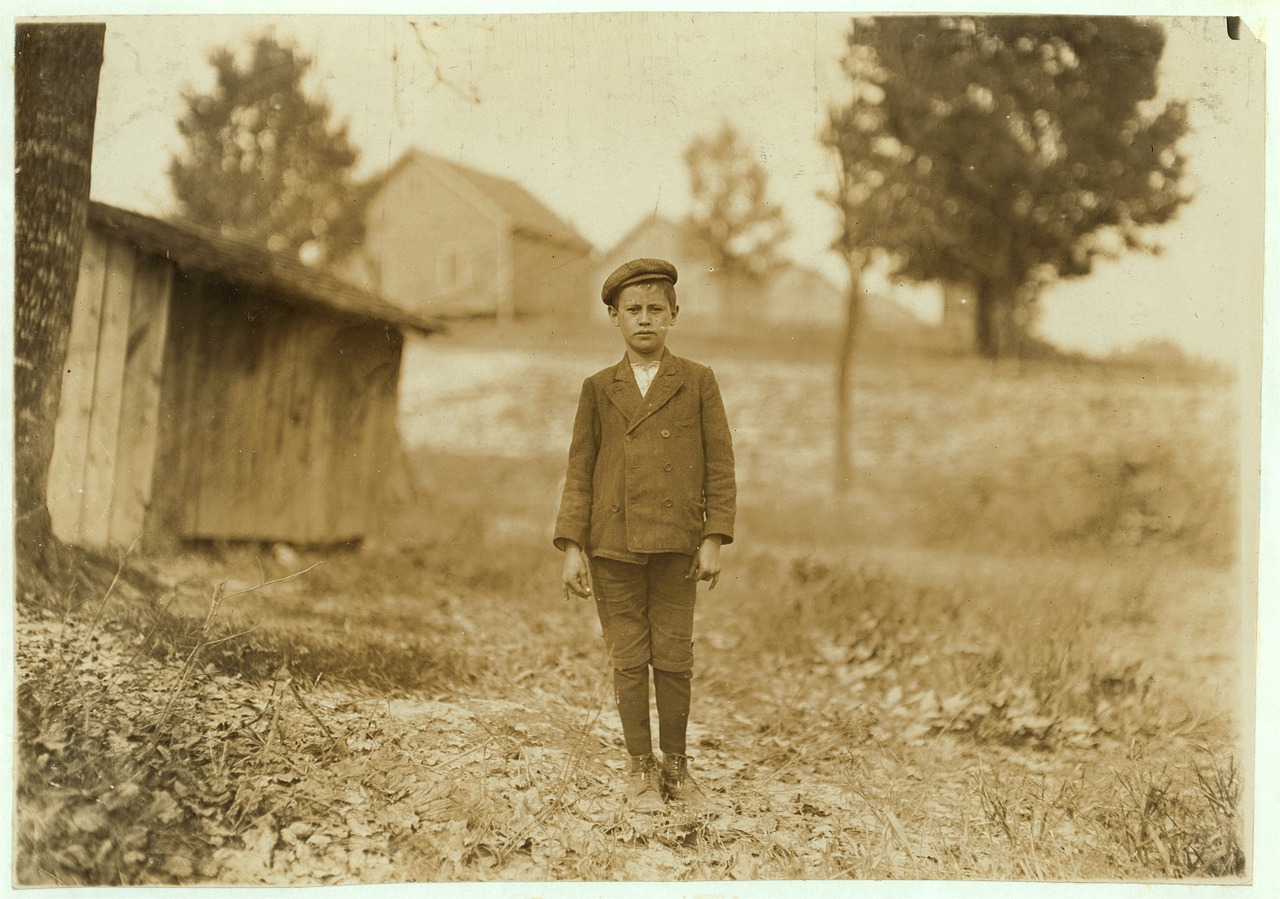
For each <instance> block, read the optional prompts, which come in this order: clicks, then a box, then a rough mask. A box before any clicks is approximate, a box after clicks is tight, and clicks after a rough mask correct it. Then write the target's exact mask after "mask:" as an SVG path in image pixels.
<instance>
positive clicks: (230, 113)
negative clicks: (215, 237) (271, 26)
mask: <svg viewBox="0 0 1280 899" xmlns="http://www.w3.org/2000/svg"><path fill="white" fill-rule="evenodd" d="M209 62H210V64H211V65H212V66H213V68H214V70H215V71H216V73H217V83H216V86H215V87H214V89H213V91H212V93H208V94H201V93H196V92H193V91H186V92H184V93H183V101H184V102H185V104H186V112H185V113H184V114H183V116H182V118H180V119H179V120H178V130H179V132H180V133H181V134H182V136H183V138H184V139H185V142H186V147H185V152H184V153H183V154H181V155H180V156H175V157H173V158H172V159H171V160H170V162H169V180H170V182H171V184H172V185H173V192H174V195H175V196H176V198H177V200H178V204H179V208H180V211H181V212H182V214H183V215H185V216H187V217H188V218H191V219H194V220H195V221H198V222H202V223H204V224H207V225H212V226H214V227H217V228H220V229H221V230H222V231H223V232H224V233H227V234H232V235H236V236H239V237H243V238H247V239H250V240H254V241H257V242H259V243H262V244H264V245H266V246H267V247H268V248H269V249H271V250H273V251H275V252H278V253H288V254H290V255H292V256H297V255H298V254H299V251H303V252H302V257H303V258H304V259H305V260H306V261H309V262H324V261H327V260H329V259H332V258H334V257H335V256H337V255H339V254H341V253H342V252H343V251H345V250H346V249H347V248H348V247H350V246H351V245H352V244H353V243H356V242H358V241H359V240H360V239H361V237H362V235H363V213H364V202H363V194H362V192H361V191H360V190H359V188H358V187H356V186H355V185H354V182H353V181H352V178H351V169H352V167H353V166H354V165H355V163H356V159H357V156H358V152H357V150H356V148H355V147H354V146H353V145H352V144H351V142H350V140H349V139H348V137H347V127H346V125H345V124H343V125H339V126H337V127H333V126H331V125H330V123H329V118H330V110H329V106H328V104H327V103H326V102H325V101H324V100H323V99H320V98H316V97H309V96H307V95H306V93H305V92H304V90H303V85H302V82H303V79H304V78H305V76H306V74H307V71H308V70H309V69H310V67H311V65H312V60H311V59H310V58H309V57H307V56H304V55H302V54H301V53H299V52H298V50H297V49H296V48H294V47H291V46H285V45H281V44H279V43H277V42H276V40H275V39H274V38H273V37H270V36H263V37H259V38H258V39H257V40H256V41H254V43H253V46H252V49H251V52H250V57H249V60H248V64H247V65H245V66H241V65H240V63H239V62H238V61H237V59H236V57H235V56H234V55H233V54H232V53H231V51H230V50H228V49H226V48H223V49H221V50H218V51H216V52H215V53H213V54H212V55H211V56H210V58H209Z"/></svg>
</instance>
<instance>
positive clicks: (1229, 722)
mask: <svg viewBox="0 0 1280 899" xmlns="http://www.w3.org/2000/svg"><path fill="white" fill-rule="evenodd" d="M461 352H462V351H461V350H459V351H456V353H455V357H450V356H449V354H448V353H447V352H446V353H443V354H442V358H441V359H440V360H438V362H439V364H440V365H441V366H443V367H444V368H448V366H449V365H451V364H453V363H457V362H459V361H460V360H459V358H457V357H456V354H457V353H461ZM566 352H567V353H568V355H567V357H566V358H558V359H557V360H556V362H555V364H546V360H545V359H544V360H543V364H541V365H538V366H533V367H532V368H528V367H527V362H526V361H525V360H524V357H516V356H512V357H510V358H508V360H507V361H508V362H509V363H510V365H509V366H508V367H507V368H503V364H505V363H503V364H499V365H498V367H497V368H496V369H495V370H494V371H495V383H496V382H501V383H502V384H504V385H506V386H505V389H504V390H503V391H501V392H497V393H495V392H494V391H493V389H492V388H493V384H492V383H483V382H482V383H479V384H478V385H476V386H475V388H474V389H472V388H471V387H467V388H466V389H462V388H461V387H459V388H458V389H457V390H455V389H454V387H451V386H450V385H449V384H447V383H444V384H442V383H441V382H440V381H439V380H438V379H437V380H435V381H433V382H432V383H433V385H434V386H432V388H431V389H430V390H429V391H427V393H426V394H421V395H419V400H421V401H422V402H424V403H426V405H427V406H429V407H430V409H431V410H433V411H432V412H431V414H430V416H427V413H426V412H425V411H423V409H421V408H420V409H418V411H414V410H413V409H410V410H409V413H408V416H407V426H408V428H409V429H410V431H411V433H412V432H413V429H415V428H416V429H418V432H419V433H430V434H431V435H432V438H433V442H434V446H432V447H430V448H427V447H419V448H417V449H416V450H415V452H414V461H415V467H416V470H417V471H418V472H419V473H420V478H419V480H420V495H419V496H418V497H417V498H416V500H415V501H414V502H412V503H410V504H408V505H407V506H406V507H405V508H403V509H400V510H398V511H397V512H396V514H395V515H394V516H389V517H388V518H387V520H386V521H385V523H384V524H385V532H384V535H383V536H382V537H380V538H379V539H378V540H377V541H373V542H371V545H370V546H368V547H367V548H365V549H364V550H363V551H360V552H356V551H342V552H323V553H322V552H318V551H317V552H296V553H288V552H276V551H273V550H272V549H270V548H226V547H222V548H218V547H214V548H206V550H205V551H202V552H200V553H192V554H189V555H186V556H182V557H177V558H172V559H168V560H164V561H163V562H155V563H153V564H154V570H153V572H152V575H153V578H154V580H155V581H156V582H157V583H162V584H166V585H167V586H166V587H164V588H163V589H159V590H155V591H151V592H143V593H139V592H138V591H132V592H127V593H125V594H120V595H116V594H112V595H107V596H106V597H105V598H104V596H103V594H102V593H101V592H100V593H98V594H97V595H95V596H89V597H87V600H88V601H80V602H78V603H77V602H64V601H52V600H51V601H50V602H49V603H48V604H47V605H46V607H45V608H43V609H24V610H21V611H20V628H19V635H18V636H19V639H18V653H19V724H20V742H19V748H20V752H19V763H20V765H21V777H20V781H19V815H18V833H17V839H18V849H19V852H18V855H19V864H18V871H17V873H18V879H19V881H20V882H23V883H41V884H53V883H157V882H167V883H189V882H221V883H231V882H239V883H339V882H378V881H386V880H424V881H430V880H502V879H510V880H540V879H589V880H611V879H618V880H682V879H737V878H757V879H773V878H803V879H814V878H824V879H825V878H831V879H841V878H862V879H890V878H925V879H931V878H961V879H1015V880H1096V879H1103V880H1158V879H1166V878H1228V879H1231V878H1237V877H1239V876H1240V875H1242V874H1243V873H1245V872H1246V870H1247V857H1246V850H1247V846H1248V841H1247V838H1246V833H1245V830H1244V823H1243V821H1242V817H1241V804H1242V794H1243V791H1244V790H1246V789H1247V788H1248V780H1249V778H1248V776H1247V771H1245V770H1243V769H1242V768H1241V767H1240V763H1239V761H1238V759H1239V758H1241V757H1242V756H1243V755H1244V754H1245V753H1244V747H1242V746H1241V745H1240V740H1239V735H1238V727H1237V725H1238V722H1239V717H1238V713H1237V711H1236V704H1235V703H1236V698H1237V697H1238V685H1239V683H1240V681H1241V677H1240V673H1239V667H1240V666H1241V665H1242V663H1243V662H1244V661H1246V660H1245V659H1243V658H1242V657H1241V655H1240V651H1239V649H1238V648H1237V647H1238V645H1239V644H1238V638H1239V634H1238V629H1239V618H1238V617H1237V616H1235V615H1229V614H1224V613H1223V610H1224V609H1232V608H1236V607H1237V606H1238V604H1239V603H1240V602H1241V599H1240V597H1239V596H1238V595H1236V594H1235V592H1234V591H1235V590H1236V586H1235V579H1234V574H1233V568H1232V566H1231V565H1230V564H1229V560H1230V556H1231V550H1230V548H1229V547H1230V546H1231V545H1232V543H1231V541H1232V540H1233V539H1234V537H1233V536H1232V535H1233V534H1234V526H1233V525H1230V524H1224V521H1226V519H1229V518H1230V517H1231V514H1233V513H1231V514H1229V511H1230V510H1231V509H1233V508H1234V492H1233V483H1232V480H1231V477H1232V475H1231V471H1230V466H1227V467H1226V468H1224V467H1223V465H1224V463H1223V460H1224V459H1225V458H1227V457H1228V456H1230V442H1231V439H1232V438H1231V434H1232V433H1233V425H1232V424H1231V420H1230V415H1229V414H1228V412H1227V411H1224V410H1228V409H1229V402H1228V401H1227V399H1226V398H1225V397H1224V394H1223V393H1222V386H1221V385H1220V384H1214V383H1211V382H1208V381H1203V380H1195V379H1189V380H1185V381H1182V382H1179V383H1178V384H1167V385H1164V386H1160V385H1157V387H1155V388H1151V387H1143V386H1142V385H1141V384H1140V383H1137V382H1135V376H1134V374H1133V373H1132V372H1130V373H1120V374H1115V373H1108V372H1102V373H1099V372H1088V371H1086V372H1083V373H1081V372H1076V371H1072V370H1059V371H1057V372H1050V371H1047V370H1045V371H1040V372H1038V373H1032V374H1031V375H1028V376H1024V377H1022V378H1006V377H1005V376H1003V375H1000V374H992V373H991V372H989V371H985V372H984V371H983V370H980V369H975V368H974V367H973V366H972V365H971V364H970V363H967V362H964V361H954V362H947V363H945V364H944V363H936V362H935V363H931V364H929V365H926V364H924V363H923V362H920V361H919V360H914V361H910V360H909V361H908V362H904V363H902V364H899V362H900V361H901V360H893V359H890V360H882V362H881V363H880V364H879V366H878V367H876V368H873V369H872V370H869V371H866V372H864V374H863V383H862V384H861V385H860V393H859V396H860V398H861V399H860V403H861V404H862V405H861V407H860V410H859V414H860V416H861V420H862V421H863V422H864V430H863V431H862V432H860V434H863V435H865V436H864V437H860V441H861V446H862V447H863V449H862V451H863V453H864V454H866V453H869V454H871V455H872V456H874V457H875V458H876V459H877V460H879V462H880V463H881V464H877V465H870V464H866V461H867V460H866V459H864V460H863V462H864V464H863V466H862V470H863V472H864V478H863V480H862V481H861V482H860V484H859V486H858V490H857V491H856V492H855V494H854V495H853V497H852V498H850V499H847V500H844V501H839V502H837V501H834V500H831V499H830V498H828V497H826V496H825V495H824V491H823V490H822V486H821V484H819V483H811V482H812V481H813V479H814V478H816V477H817V476H818V474H819V473H820V471H821V465H820V462H821V452H822V447H823V443H822V441H823V439H825V438H823V437H821V436H817V437H813V436H812V435H814V434H818V435H821V434H822V433H823V428H825V427H826V424H825V421H824V419H823V417H822V416H823V415H824V414H825V413H824V411H823V408H822V407H821V406H820V404H814V403H809V404H807V405H806V404H800V403H798V402H797V401H796V400H795V396H799V395H802V394H803V392H804V391H805V390H810V391H812V390H814V389H816V388H815V387H814V386H813V385H815V384H817V383H818V381H819V380H821V379H820V377H819V375H820V374H821V373H820V372H815V371H811V370H810V369H809V368H808V367H805V366H801V367H800V368H799V370H795V367H794V360H792V362H784V361H779V362H777V363H776V364H775V363H769V364H766V365H763V366H756V367H750V368H745V369H744V368H742V367H739V368H737V369H735V368H734V364H733V363H732V362H726V363H724V364H721V363H720V362H717V371H718V372H722V374H721V379H722V381H723V382H724V383H725V386H726V398H727V399H729V400H730V401H731V402H732V403H733V404H736V413H735V418H734V420H735V422H736V423H740V424H741V425H742V431H741V434H740V439H739V446H740V458H741V463H742V469H743V474H744V477H743V491H742V499H743V501H742V506H743V515H742V518H743V526H742V531H741V539H740V542H739V545H737V546H734V547H731V548H729V549H727V550H726V552H725V562H726V566H727V568H726V575H725V577H724V578H723V579H722V580H721V584H720V587H719V588H718V589H717V590H716V591H715V592H714V593H707V594H704V595H703V599H702V600H701V602H702V605H701V609H700V618H699V624H698V627H699V634H700V636H699V643H698V654H699V663H698V671H699V675H698V681H697V684H698V687H697V695H696V700H695V702H696V706H695V712H694V723H693V725H692V730H691V738H692V740H693V743H694V752H695V756H696V762H695V765H696V770H697V771H698V773H699V775H700V776H701V777H702V778H703V781H704V783H705V784H706V785H707V786H708V787H709V788H710V789H711V791H712V793H713V795H714V796H715V797H716V799H717V801H718V802H719V804H720V809H721V813H720V815H719V816H718V817H717V818H716V819H715V820H713V821H711V822H696V821H688V820H682V819H681V818H680V817H679V816H678V815H672V816H670V817H664V818H661V819H660V820H658V821H654V822H649V823H647V824H646V823H641V822H636V821H633V820H630V819H628V818H627V817H626V816H623V815H621V814H619V809H618V791H619V782H620V774H621V766H622V755H623V751H622V743H621V734H620V731H619V729H618V727H617V725H616V722H615V721H614V716H613V715H612V713H611V709H610V708H609V706H608V687H607V684H608V678H607V669H606V666H605V663H604V660H603V658H602V654H601V651H600V647H599V640H598V635H597V628H596V624H595V622H594V619H593V615H592V613H591V610H590V609H589V608H588V607H585V606H582V605H579V604H568V603H566V602H565V601H564V600H563V599H562V598H561V596H560V591H559V589H558V587H557V580H558V571H559V561H560V560H559V558H558V556H557V554H555V553H554V551H553V550H551V548H550V544H549V539H548V538H549V531H550V527H551V520H552V518H553V516H554V509H555V503H556V500H557V496H556V486H557V482H558V479H559V477H560V474H561V471H560V468H561V465H562V462H561V459H560V453H561V451H562V447H560V446H559V445H558V443H557V441H559V440H560V438H561V436H562V434H561V432H562V431H563V430H565V428H566V427H567V425H566V424H565V422H564V421H563V414H562V413H563V412H564V410H563V409H562V408H561V406H560V405H556V407H555V408H556V411H555V413H554V415H553V414H552V413H550V412H544V411H543V408H544V407H543V406H539V405H537V404H533V403H531V402H530V399H529V397H530V396H531V395H532V394H535V393H539V392H545V393H544V394H543V395H554V396H567V397H568V399H567V400H566V403H565V404H563V405H566V406H568V407H569V414H571V411H572V408H571V407H572V397H573V395H574V394H575V392H576V381H577V379H578V378H579V377H580V376H581V374H582V373H583V371H584V370H589V369H590V366H589V365H587V366H582V365H580V364H579V363H580V362H581V361H582V353H581V351H574V352H568V351H566ZM493 358H494V357H493V356H492V353H491V351H490V350H485V351H484V353H482V354H481V357H480V360H479V362H477V363H476V364H477V365H479V366H480V370H485V371H487V370H489V369H487V368H484V366H487V365H490V364H492V363H493ZM500 361H501V360H500ZM607 361H608V360H606V362H607ZM713 361H714V360H713ZM766 361H767V360H766ZM786 365H792V366H793V368H792V369H787V368H786ZM512 367H514V368H512ZM722 370H724V371H722ZM513 371H514V372H515V373H516V375H519V376H516V375H513ZM530 372H533V374H530ZM521 373H523V374H521ZM525 375H528V377H525ZM784 375H787V376H786V377H784ZM734 376H739V380H743V379H745V380H746V381H747V383H746V384H745V385H744V384H738V386H734V387H730V386H729V385H730V383H731V382H733V383H736V382H735V381H734ZM964 378H969V379H970V380H969V381H968V382H966V381H965V380H964ZM752 379H754V380H752ZM1035 379H1039V380H1035ZM797 385H798V386H797ZM806 385H807V386H806ZM793 390H794V391H800V393H798V394H795V396H793V394H792V393H790V392H788V391H793ZM451 391H452V392H451ZM423 396H426V397H427V400H429V401H430V402H429V403H428V402H427V401H426V400H424V399H423ZM750 403H754V404H755V406H754V407H752V408H750V409H749V408H748V405H749V404H750ZM547 408H550V407H547ZM462 409H466V410H467V414H466V417H465V419H464V418H462V417H460V412H459V410H462ZM512 409H514V410H516V411H510V410H512ZM1011 410H1019V411H1018V412H1017V414H1015V412H1014V411H1011ZM925 415H928V416H931V417H930V418H928V419H927V420H922V421H917V420H916V417H917V416H925ZM424 416H426V417H424ZM1025 416H1030V418H1027V417H1025ZM882 418H883V419H886V420H884V421H881V420H880V419H882ZM513 421H514V422H515V424H512V422H513ZM1029 421H1033V422H1034V423H1035V427H1034V429H1033V428H1031V427H1030V425H1029V424H1028V422H1029ZM1135 421H1138V422H1141V424H1142V426H1143V431H1144V433H1145V435H1146V436H1145V437H1144V438H1143V440H1141V441H1139V440H1138V439H1137V438H1136V437H1135V430H1134V427H1133V425H1134V422H1135ZM868 422H869V423H868ZM877 422H878V423H877ZM1032 431H1034V434H1032ZM512 434H516V435H519V438H520V441H521V442H520V443H519V444H518V445H517V447H516V448H517V449H519V450H520V452H518V453H515V452H512V453H510V454H509V455H508V454H504V452H501V451H500V450H505V449H507V448H510V446H511V444H510V441H511V439H512ZM1072 435H1075V436H1074V438H1073V437H1072ZM1085 435H1087V438H1088V439H1085ZM1175 441H1180V442H1177V443H1175ZM810 444H812V445H810ZM1148 444H1149V446H1150V447H1154V448H1149V449H1147V450H1145V451H1144V450H1143V449H1142V447H1143V446H1144V445H1148ZM1172 445H1178V446H1179V448H1180V451H1179V452H1178V453H1176V454H1175V453H1172V452H1169V451H1167V450H1162V449H1159V447H1167V446H1172ZM1067 448H1070V449H1069V451H1068V449H1067ZM544 450H545V451H544ZM943 458H945V459H947V460H950V461H949V462H948V464H945V465H943V464H940V459H943ZM806 479H808V480H806ZM793 485H798V486H796V489H794V490H793V489H792V487H793ZM1055 491H1056V492H1055ZM1153 497H1154V498H1155V499H1153ZM1156 500H1158V501H1159V502H1161V503H1166V504H1169V505H1167V506H1165V507H1162V508H1163V510H1164V511H1163V512H1157V511H1153V510H1154V509H1155V506H1152V505H1150V503H1152V502H1155V501H1156ZM1175 506H1176V507H1177V509H1178V510H1180V511H1178V513H1177V516H1174V515H1172V513H1170V512H1169V511H1168V510H1169V509H1173V508H1174V507H1175ZM1068 507H1069V510H1074V511H1070V514H1068V511H1069V510H1068V511H1063V510H1064V509H1068ZM1055 509H1056V510H1059V514H1060V516H1061V517H1059V518H1053V517H1052V516H1049V515H1048V514H1047V510H1055ZM1082 509H1083V510H1086V511H1087V510H1093V511H1088V512H1087V514H1086V511H1080V510H1082ZM1144 509H1145V510H1146V511H1145V512H1143V511H1142V510H1144ZM1099 510H1101V511H1099ZM1135 510H1137V511H1138V512H1141V514H1142V515H1146V516H1147V518H1141V517H1139V518H1138V519H1135V518H1134V517H1133V516H1134V514H1136V513H1135ZM1175 518H1176V526H1175V525H1174V524H1171V523H1170V522H1173V521H1174V520H1175ZM1063 521H1071V522H1074V524H1073V525H1072V526H1071V527H1063V526H1062V522H1063ZM316 562H319V563H321V564H319V565H318V566H316V567H314V568H313V569H311V570H309V571H307V573H306V574H305V575H303V576H300V577H296V578H291V579H284V578H287V577H288V576H289V575H291V574H294V573H295V572H298V571H300V570H302V569H306V568H308V567H309V566H311V565H313V563H316ZM103 589H105V584H104V586H103ZM81 599H82V600H83V599H85V597H82V598H81Z"/></svg>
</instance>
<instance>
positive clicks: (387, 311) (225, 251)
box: [89, 201, 444, 334]
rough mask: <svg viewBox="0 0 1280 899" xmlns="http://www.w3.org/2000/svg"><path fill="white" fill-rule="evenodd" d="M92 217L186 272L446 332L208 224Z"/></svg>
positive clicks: (121, 213)
mask: <svg viewBox="0 0 1280 899" xmlns="http://www.w3.org/2000/svg"><path fill="white" fill-rule="evenodd" d="M89 221H90V222H92V223H93V224H95V225H97V226H99V227H101V228H104V229H106V230H107V231H110V232H114V233H117V234H119V235H120V236H121V237H123V238H125V239H126V240H128V241H129V242H131V243H133V244H134V245H135V246H137V247H138V248H139V249H141V250H143V251H144V252H147V253H153V254H155V255H163V256H164V257H165V258H166V259H168V260H170V261H171V262H173V264H174V265H176V266H177V267H178V268H179V269H182V270H184V271H191V272H204V273H208V274H213V275H217V276H218V277H220V278H222V279H224V280H226V281H228V282H230V283H232V284H239V285H243V286H245V287H254V288H259V289H264V290H269V291H271V292H272V293H273V294H276V295H277V296H279V297H281V298H282V299H284V300H287V301H290V302H293V303H296V304H301V305H311V306H323V307H326V308H329V309H333V310H336V311H338V312H345V313H347V314H350V315H358V316H361V317H363V318H370V319H374V320H377V321H381V322H386V323H388V324H392V325H396V326H397V327H407V328H413V329H414V330H416V331H420V332H422V333H424V334H432V333H436V332H438V331H442V330H444V325H443V324H442V323H441V322H440V321H439V320H437V319H434V318H428V317H427V316H422V315H416V314H414V313H412V312H408V311H406V310H404V309H401V308H399V307H397V306H394V305H392V304H391V303H389V302H388V301H387V300H384V299H383V298H382V297H380V296H378V295H377V294H374V293H370V292H369V291H366V290H362V289H360V288H358V287H355V286H353V285H351V284H348V283H347V282H345V281H341V280H339V279H337V278H335V277H333V276H332V275H329V274H326V273H325V272H322V271H318V270H316V269H312V268H308V267H307V266H305V265H302V264H301V263H299V262H294V261H292V260H288V259H281V258H279V257H278V256H276V255H275V254H274V253H272V252H271V251H269V250H267V249H266V248H265V247H261V246H258V245H257V244H254V243H250V242H248V241H244V240H239V239H236V238H231V237H227V236H225V235H223V234H222V233H220V232H219V231H217V230H216V229H214V228H210V227H208V226H205V225H200V224H196V223H194V222H187V221H183V222H166V221H162V220H160V219H157V218H152V217H151V216H146V215H141V214H139V213H136V212H130V211H129V210H127V209H121V208H119V207H117V206H109V205H107V204H106V203H99V202H96V201H94V202H91V203H90V204H89Z"/></svg>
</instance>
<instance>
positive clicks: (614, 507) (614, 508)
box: [613, 503, 618, 512]
mask: <svg viewBox="0 0 1280 899" xmlns="http://www.w3.org/2000/svg"><path fill="white" fill-rule="evenodd" d="M613 511H615V512H617V511H618V504H617V503H614V504H613Z"/></svg>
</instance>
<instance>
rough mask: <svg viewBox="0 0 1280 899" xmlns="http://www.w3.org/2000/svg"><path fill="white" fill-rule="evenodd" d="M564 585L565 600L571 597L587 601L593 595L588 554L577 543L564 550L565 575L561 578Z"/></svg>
mask: <svg viewBox="0 0 1280 899" xmlns="http://www.w3.org/2000/svg"><path fill="white" fill-rule="evenodd" d="M560 580H561V581H562V582H563V583H564V598H565V599H568V598H569V597H570V595H572V596H577V597H580V598H582V599H586V598H587V597H589V596H590V595H591V570H590V569H589V568H588V567H587V557H586V554H584V553H583V552H582V549H581V548H580V547H579V546H578V545H577V544H576V543H570V544H569V545H567V546H566V547H565V548H564V573H563V574H562V575H561V576H560Z"/></svg>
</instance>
